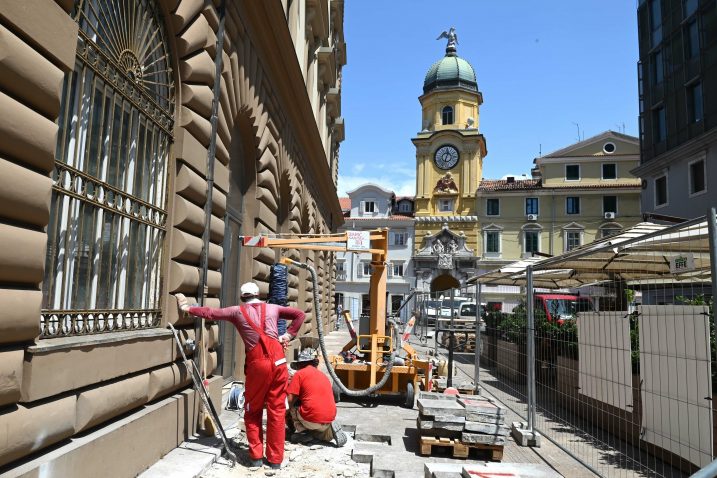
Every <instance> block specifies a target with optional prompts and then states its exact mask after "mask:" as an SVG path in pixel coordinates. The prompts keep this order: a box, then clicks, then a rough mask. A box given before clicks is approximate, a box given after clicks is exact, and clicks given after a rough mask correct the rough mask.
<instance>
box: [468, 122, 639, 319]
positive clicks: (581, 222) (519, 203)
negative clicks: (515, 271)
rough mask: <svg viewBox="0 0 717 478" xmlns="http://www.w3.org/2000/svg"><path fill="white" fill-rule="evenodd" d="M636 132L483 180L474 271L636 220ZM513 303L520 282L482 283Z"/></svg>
mask: <svg viewBox="0 0 717 478" xmlns="http://www.w3.org/2000/svg"><path fill="white" fill-rule="evenodd" d="M639 160H640V150H639V141H638V139H637V138H635V137H632V136H628V135H624V134H620V133H616V132H613V131H606V132H604V133H602V134H599V135H597V136H594V137H592V138H589V139H586V140H584V141H580V142H578V143H576V144H573V145H570V146H568V147H566V148H563V149H560V150H558V151H555V152H553V153H550V154H547V155H544V156H541V157H539V158H536V159H535V160H534V168H533V171H532V173H533V174H532V176H533V177H532V178H531V179H521V178H516V177H510V176H509V177H506V178H505V179H501V180H483V181H481V183H480V186H479V187H478V191H477V194H476V209H477V215H478V220H479V223H480V229H479V230H480V234H479V239H478V242H479V245H478V248H477V250H478V253H477V254H478V255H479V256H480V262H479V263H478V273H482V272H487V271H489V270H492V269H495V268H496V267H500V266H501V265H504V264H508V263H511V262H514V261H517V260H520V259H521V258H525V257H531V256H533V255H549V256H552V255H558V254H562V253H563V252H566V251H569V250H571V249H573V248H575V247H578V246H581V245H583V244H588V243H590V242H592V241H594V240H596V239H600V238H601V237H605V236H608V235H610V234H614V233H615V232H617V231H619V230H621V229H624V228H627V227H631V226H633V225H635V224H637V223H638V222H640V221H641V217H642V216H641V212H640V191H641V186H640V179H639V178H636V177H635V176H633V175H632V174H631V173H630V170H631V169H633V168H635V167H636V166H637V165H638V164H639ZM482 293H483V294H482V296H483V300H484V301H486V302H497V303H501V304H503V309H504V310H510V309H512V306H513V305H515V303H517V298H518V296H519V290H518V288H514V287H506V286H502V287H484V288H483V290H482Z"/></svg>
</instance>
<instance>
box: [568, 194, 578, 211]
mask: <svg viewBox="0 0 717 478" xmlns="http://www.w3.org/2000/svg"><path fill="white" fill-rule="evenodd" d="M565 212H566V213H567V214H580V197H579V196H568V197H567V198H565Z"/></svg>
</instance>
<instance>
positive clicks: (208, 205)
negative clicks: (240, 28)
mask: <svg viewBox="0 0 717 478" xmlns="http://www.w3.org/2000/svg"><path fill="white" fill-rule="evenodd" d="M224 10H225V0H222V3H221V4H220V5H219V7H217V13H218V15H219V30H218V31H217V44H216V46H217V52H216V54H215V56H214V90H213V92H214V97H213V99H212V116H211V119H210V124H211V133H210V135H209V148H208V150H207V198H206V201H205V203H204V231H203V232H202V253H201V256H200V266H199V285H198V286H197V303H198V304H199V305H200V306H201V307H203V306H204V302H205V299H206V296H207V292H208V286H207V275H208V272H209V236H210V232H209V231H210V227H211V221H212V193H213V192H214V161H216V159H215V156H216V152H217V123H218V121H219V94H220V92H221V81H222V69H223V66H222V52H223V50H224V18H225V16H226V15H225V11H224ZM195 334H196V337H197V338H199V340H198V342H199V343H201V345H202V347H201V349H200V350H201V354H199V360H198V362H199V363H198V365H199V370H201V371H202V376H203V377H202V378H204V377H205V376H206V373H207V371H206V370H205V365H206V359H205V356H204V353H205V352H204V350H205V348H204V319H202V320H199V321H197V322H196V325H195ZM195 360H196V358H195Z"/></svg>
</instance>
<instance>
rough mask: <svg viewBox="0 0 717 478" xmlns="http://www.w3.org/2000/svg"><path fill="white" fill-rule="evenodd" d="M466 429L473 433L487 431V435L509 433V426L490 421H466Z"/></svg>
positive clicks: (504, 434) (505, 434)
mask: <svg viewBox="0 0 717 478" xmlns="http://www.w3.org/2000/svg"><path fill="white" fill-rule="evenodd" d="M464 430H465V431H467V432H472V433H485V434H487V435H503V436H507V435H508V427H506V426H502V425H494V424H490V423H480V422H465V427H464Z"/></svg>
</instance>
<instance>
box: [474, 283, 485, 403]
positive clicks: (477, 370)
mask: <svg viewBox="0 0 717 478" xmlns="http://www.w3.org/2000/svg"><path fill="white" fill-rule="evenodd" d="M482 287H483V284H481V283H480V282H479V283H478V285H477V294H476V327H475V330H476V336H475V339H474V340H473V344H474V345H473V346H474V347H475V351H474V353H475V363H474V369H473V375H474V377H473V386H474V388H475V393H476V395H480V351H481V348H480V345H481V342H480V341H481V336H480V320H481V316H482V313H481V312H482V310H481V305H480V304H481V292H482V291H481V288H482Z"/></svg>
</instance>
